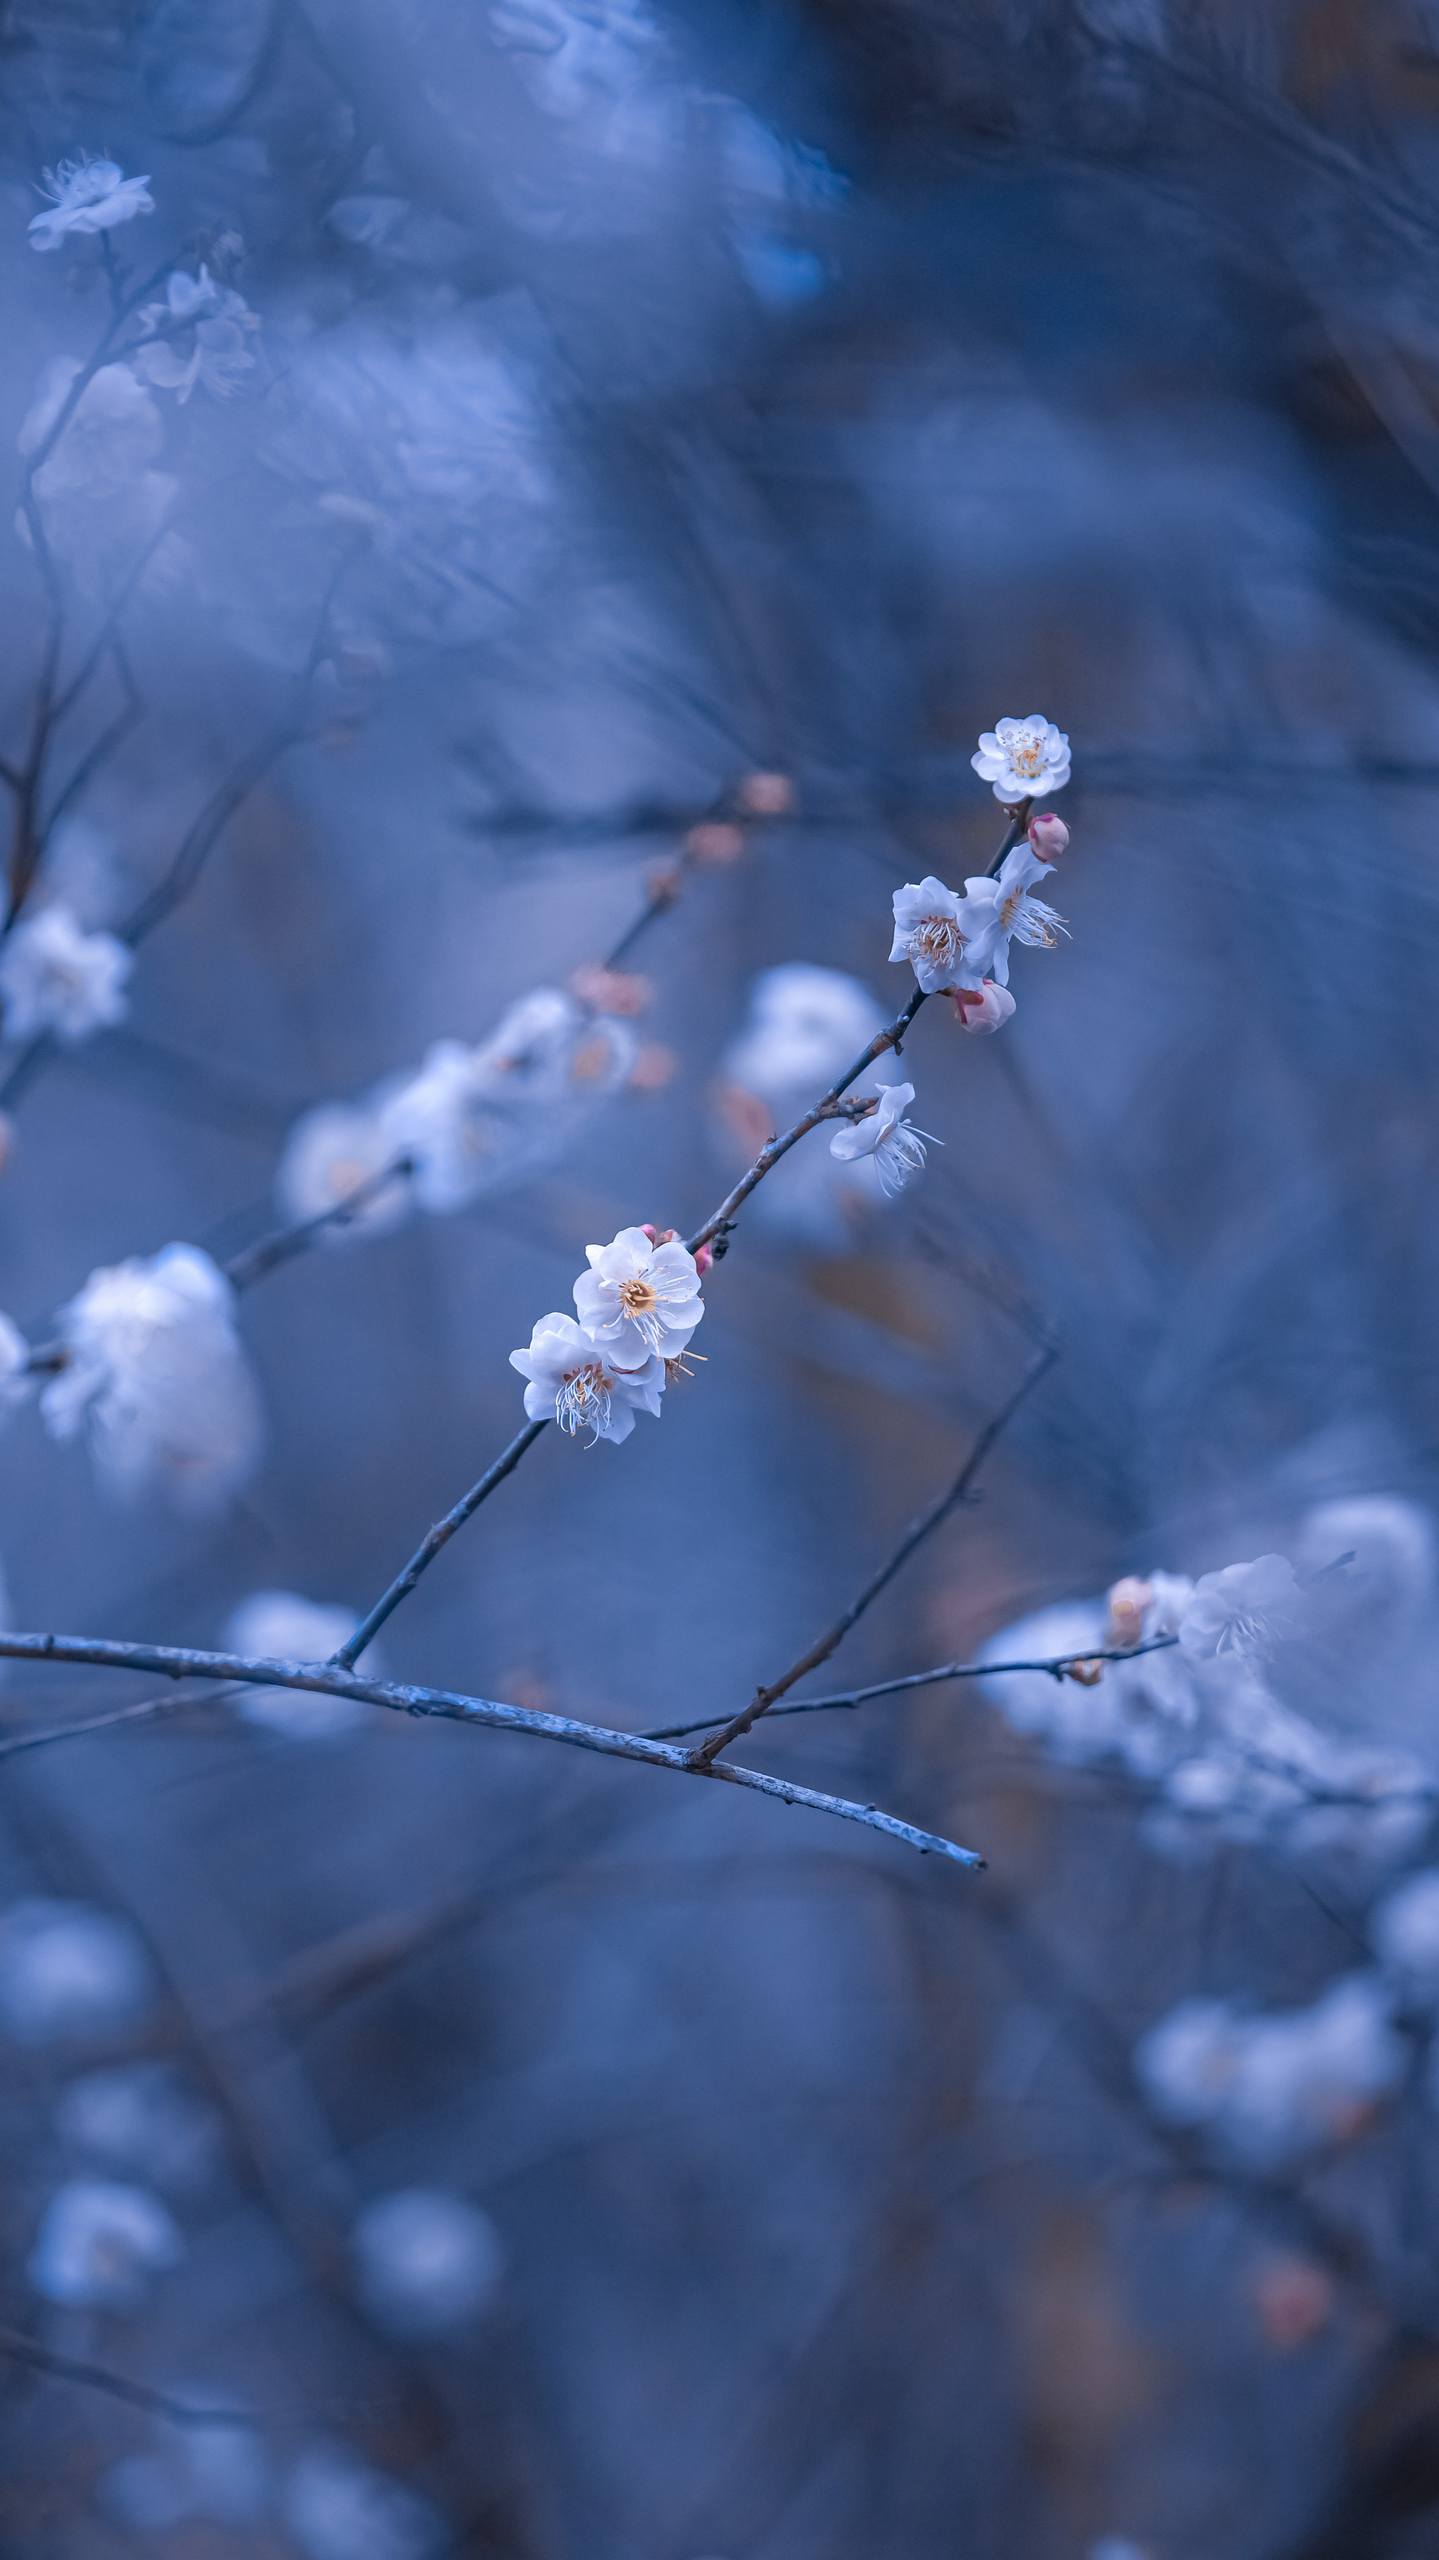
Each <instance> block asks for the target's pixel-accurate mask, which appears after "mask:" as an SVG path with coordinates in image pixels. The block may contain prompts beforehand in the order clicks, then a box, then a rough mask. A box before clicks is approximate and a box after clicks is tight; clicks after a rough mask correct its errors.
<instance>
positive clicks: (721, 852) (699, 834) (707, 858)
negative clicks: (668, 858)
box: [685, 818, 744, 870]
mask: <svg viewBox="0 0 1439 2560" xmlns="http://www.w3.org/2000/svg"><path fill="white" fill-rule="evenodd" d="M685 852H686V853H687V854H688V855H689V858H690V860H691V862H700V863H705V864H707V865H708V866H709V867H710V868H712V869H715V870H718V869H719V868H720V867H721V865H722V864H724V863H727V862H738V861H739V859H740V857H741V855H742V854H743V852H744V830H743V828H742V827H736V826H734V825H732V824H731V822H730V820H729V819H728V818H705V819H703V820H702V821H701V823H700V825H699V826H697V827H691V829H690V831H689V834H688V835H687V836H686V837H685Z"/></svg>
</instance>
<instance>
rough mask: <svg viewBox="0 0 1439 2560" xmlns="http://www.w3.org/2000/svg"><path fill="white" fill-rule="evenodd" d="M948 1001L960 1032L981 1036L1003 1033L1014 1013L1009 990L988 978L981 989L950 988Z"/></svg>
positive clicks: (1012, 999) (1012, 1000)
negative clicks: (975, 1033)
mask: <svg viewBox="0 0 1439 2560" xmlns="http://www.w3.org/2000/svg"><path fill="white" fill-rule="evenodd" d="M949 1000H950V1003H951V1004H952V1005H953V1007H954V1018H955V1021H956V1022H957V1023H958V1024H959V1027H960V1029H961V1031H977V1032H979V1033H980V1034H981V1035H982V1034H984V1033H986V1032H990V1031H1002V1030H1003V1029H1004V1026H1005V1024H1006V1022H1008V1020H1009V1018H1010V1016H1011V1014H1012V1013H1013V1011H1014V998H1013V996H1012V995H1011V994H1010V992H1009V989H1008V987H1001V986H997V985H996V984H995V981H994V980H993V978H986V979H985V982H984V984H983V986H982V987H951V988H950V990H949Z"/></svg>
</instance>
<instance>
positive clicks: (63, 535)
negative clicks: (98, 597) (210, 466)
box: [18, 356, 183, 591]
mask: <svg viewBox="0 0 1439 2560" xmlns="http://www.w3.org/2000/svg"><path fill="white" fill-rule="evenodd" d="M80 369H81V368H80V364H79V361H78V359H77V358H76V357H74V356H56V357H55V358H54V359H53V360H52V362H51V363H49V364H48V365H47V366H46V367H45V369H44V371H43V373H42V374H41V376H40V381H39V384H38V386H37V389H36V393H35V397H34V399H33V400H32V402H31V404H30V407H29V409H28V410H27V412H26V415H25V419H24V422H23V424H22V426H21V429H20V435H19V440H18V441H19V449H20V452H21V454H22V455H30V454H34V453H37V452H38V451H39V450H40V448H41V447H42V446H43V445H45V444H46V443H47V442H48V440H49V438H50V436H51V434H52V432H53V431H54V429H55V427H56V425H57V423H58V421H59V418H60V415H61V412H62V410H63V409H64V406H65V403H66V401H67V399H68V398H69V396H70V394H71V392H72V391H73V389H74V386H75V383H76V380H77V377H78V375H79V373H80ZM164 440H165V421H164V419H163V417H162V416H161V413H160V408H159V403H158V402H157V400H156V398H155V395H154V393H153V392H152V391H149V390H147V389H146V386H145V384H144V383H143V382H140V381H138V380H137V379H136V377H135V375H134V374H133V373H132V372H131V370H130V367H129V366H128V364H106V365H102V366H101V367H100V370H99V372H98V373H96V374H93V375H92V376H91V378H90V380H89V381H88V382H87V383H86V385H85V388H84V390H83V391H82V392H81V394H80V396H79V398H78V400H77V401H76V403H75V407H74V410H73V412H72V414H71V415H70V417H69V418H68V419H67V420H66V423H65V426H64V428H63V430H62V431H61V433H60V434H59V435H58V436H57V437H56V440H55V443H54V446H53V448H52V449H51V450H50V451H49V452H48V453H47V454H46V456H45V460H44V461H43V462H42V463H41V464H40V465H39V467H38V469H37V470H36V472H35V495H36V497H37V499H38V500H39V502H40V505H41V508H42V509H43V512H44V519H45V529H46V532H47V534H48V535H49V538H50V541H51V543H52V545H53V546H54V547H55V548H56V549H57V550H58V551H60V553H61V554H62V555H63V557H64V558H65V560H66V562H67V564H68V565H69V566H70V568H71V569H72V572H73V574H74V575H75V576H76V577H77V578H79V579H80V580H81V581H82V583H83V584H84V585H85V586H86V587H87V589H88V590H91V591H93V590H95V589H97V588H99V589H105V588H106V587H107V584H108V581H109V580H110V578H111V576H112V574H113V573H114V572H115V571H116V570H117V569H118V571H119V572H120V574H136V573H135V559H136V555H137V552H144V554H145V565H144V568H143V571H141V572H140V573H138V574H139V575H140V578H141V580H142V583H143V584H144V585H145V586H146V587H149V588H153V587H154V586H156V585H157V584H160V583H162V582H163V580H164V578H165V577H166V576H167V575H170V576H173V574H174V571H175V568H176V565H177V563H178V561H179V560H180V559H181V558H182V557H183V545H182V543H181V539H180V537H179V535H177V534H175V533H172V532H168V531H167V530H166V524H167V520H168V518H169V517H170V515H171V514H172V512H173V510H174V505H175V499H176V497H177V495H178V490H179V483H178V481H177V480H176V479H175V477H174V475H173V473H171V472H168V471H159V470H156V469H154V468H153V467H152V466H153V465H154V463H155V460H156V457H157V455H158V454H159V453H160V451H161V448H162V446H163V444H164ZM18 528H19V531H20V534H21V538H22V540H24V541H26V542H29V541H30V540H31V539H32V536H31V533H30V528H29V526H28V524H27V523H26V520H25V518H24V516H23V515H21V516H20V517H19V519H18Z"/></svg>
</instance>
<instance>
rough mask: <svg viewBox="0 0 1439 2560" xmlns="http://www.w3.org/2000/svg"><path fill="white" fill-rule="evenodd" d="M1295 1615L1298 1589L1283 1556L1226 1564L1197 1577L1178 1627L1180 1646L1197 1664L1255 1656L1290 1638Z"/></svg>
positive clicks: (1297, 1611) (1291, 1571) (1297, 1603)
mask: <svg viewBox="0 0 1439 2560" xmlns="http://www.w3.org/2000/svg"><path fill="white" fill-rule="evenodd" d="M1298 1614H1299V1584H1298V1581H1297V1579H1296V1576H1295V1572H1294V1567H1293V1565H1292V1564H1291V1563H1290V1562H1289V1560H1288V1558H1287V1556H1256V1557H1255V1559H1254V1562H1253V1563H1252V1564H1228V1565H1225V1566H1224V1567H1223V1569H1222V1571H1220V1572H1219V1573H1206V1574H1203V1575H1201V1577H1200V1579H1199V1581H1198V1582H1197V1583H1196V1584H1195V1586H1194V1596H1193V1598H1192V1599H1191V1601H1190V1603H1189V1606H1188V1608H1187V1609H1186V1610H1185V1612H1184V1616H1183V1617H1182V1619H1181V1620H1180V1623H1179V1641H1180V1644H1181V1645H1182V1647H1183V1649H1184V1651H1185V1652H1186V1653H1191V1654H1194V1655H1195V1656H1196V1657H1197V1658H1200V1659H1202V1658H1204V1657H1205V1656H1212V1655H1214V1654H1217V1653H1255V1652H1259V1651H1262V1649H1263V1648H1264V1647H1265V1646H1266V1645H1269V1644H1272V1643H1273V1642H1274V1641H1275V1640H1276V1639H1278V1638H1280V1637H1283V1636H1285V1635H1288V1634H1291V1633H1292V1632H1293V1630H1294V1627H1295V1624H1296V1622H1297V1619H1298Z"/></svg>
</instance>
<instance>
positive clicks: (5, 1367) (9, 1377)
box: [0, 1315, 30, 1415]
mask: <svg viewBox="0 0 1439 2560" xmlns="http://www.w3.org/2000/svg"><path fill="white" fill-rule="evenodd" d="M29 1359H30V1345H29V1343H28V1342H27V1341H26V1339H25V1336H24V1334H23V1333H22V1332H21V1330H20V1328H19V1326H18V1325H17V1324H12V1323H11V1321H10V1318H9V1317H8V1316H6V1315H0V1415H3V1414H4V1413H5V1412H6V1411H7V1410H8V1408H9V1407H10V1406H11V1405H16V1404H22V1403H23V1402H24V1399H25V1397H26V1396H27V1395H28V1394H29V1392H30V1380H29V1377H28V1374H27V1370H28V1364H29Z"/></svg>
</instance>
